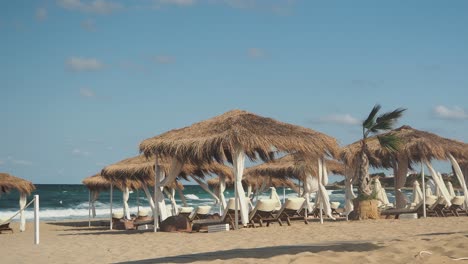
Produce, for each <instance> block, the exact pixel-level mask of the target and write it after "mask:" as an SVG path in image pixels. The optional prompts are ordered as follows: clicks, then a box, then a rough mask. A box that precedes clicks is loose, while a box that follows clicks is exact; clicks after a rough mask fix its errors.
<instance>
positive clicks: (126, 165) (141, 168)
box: [101, 155, 231, 220]
mask: <svg viewBox="0 0 468 264" xmlns="http://www.w3.org/2000/svg"><path fill="white" fill-rule="evenodd" d="M154 167H155V157H148V158H147V157H145V156H143V155H138V156H135V157H131V158H128V159H124V160H122V161H119V162H117V163H115V164H112V165H109V166H107V167H105V168H104V169H103V170H102V171H101V174H102V175H103V176H104V178H106V179H108V180H110V181H111V182H118V183H121V184H124V185H125V184H126V183H127V182H128V181H133V182H137V183H139V184H138V185H139V186H138V189H139V188H142V189H143V190H144V192H145V194H146V196H147V199H148V201H149V202H150V206H151V209H152V210H153V213H154V210H155V207H158V208H160V216H161V220H164V219H165V218H166V217H167V216H168V215H167V210H166V205H165V203H164V200H161V201H159V202H158V206H155V203H154V201H153V198H152V197H151V194H150V192H149V189H148V187H149V186H154V180H155V169H154ZM160 168H161V170H162V171H163V172H164V173H169V170H170V168H171V160H170V159H169V158H167V157H164V158H161V159H160ZM230 173H231V172H230V169H229V168H228V167H226V166H224V165H222V164H218V163H211V164H206V163H200V164H199V165H194V164H191V163H186V164H184V166H183V167H182V169H181V171H180V172H179V174H178V175H177V177H178V178H180V179H184V180H187V181H189V180H193V181H195V182H196V183H197V184H199V185H200V186H201V187H202V188H203V189H204V190H205V191H207V192H208V193H209V194H210V195H211V196H212V197H213V198H214V199H215V200H216V202H217V203H219V202H220V200H219V198H218V197H217V196H216V195H215V194H214V193H212V192H211V190H210V189H209V187H208V185H207V184H206V183H205V182H203V181H202V180H201V179H203V178H204V177H205V176H206V175H210V174H216V175H222V176H223V177H231V176H230ZM166 187H168V189H169V190H167V189H164V192H165V193H166V195H167V196H168V198H169V199H170V200H171V203H172V214H174V215H175V214H177V210H178V208H177V206H176V204H175V197H174V194H175V190H177V191H178V193H179V196H180V198H181V200H182V202H183V203H184V206H186V202H185V197H184V195H183V193H182V190H183V186H182V185H181V184H180V183H179V182H178V181H175V180H173V181H172V182H171V183H169V184H168V185H167V186H166Z"/></svg>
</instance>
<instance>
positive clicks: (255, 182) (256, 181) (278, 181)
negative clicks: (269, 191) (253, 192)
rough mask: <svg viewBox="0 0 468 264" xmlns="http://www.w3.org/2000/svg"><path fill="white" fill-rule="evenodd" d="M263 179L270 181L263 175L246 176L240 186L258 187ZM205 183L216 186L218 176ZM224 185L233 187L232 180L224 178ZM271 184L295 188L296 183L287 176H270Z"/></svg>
mask: <svg viewBox="0 0 468 264" xmlns="http://www.w3.org/2000/svg"><path fill="white" fill-rule="evenodd" d="M263 181H267V183H270V178H269V177H263V176H262V177H257V178H252V177H248V178H245V179H243V180H242V186H243V187H244V188H247V186H248V185H252V186H254V187H255V186H257V187H260V186H261V185H262V183H263ZM207 184H208V185H209V186H210V187H212V188H214V187H217V186H219V178H212V179H209V180H208V181H207ZM226 186H227V187H233V186H234V181H233V180H232V179H226ZM267 186H269V184H267ZM271 186H272V187H289V188H295V187H296V184H295V183H294V182H293V181H292V180H291V179H287V178H271ZM254 189H255V188H254Z"/></svg>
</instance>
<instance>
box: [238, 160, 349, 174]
mask: <svg viewBox="0 0 468 264" xmlns="http://www.w3.org/2000/svg"><path fill="white" fill-rule="evenodd" d="M325 162H326V165H327V169H328V171H329V172H331V173H333V174H340V175H344V165H343V164H342V163H341V162H338V161H336V160H328V159H327V160H325ZM307 173H308V174H310V175H312V176H316V177H318V167H317V159H309V158H307V159H305V158H304V157H302V156H300V155H292V154H289V155H286V156H284V157H282V158H279V159H276V160H273V161H270V162H266V163H263V164H260V165H257V166H254V167H250V168H247V169H246V172H245V173H244V175H245V177H261V176H268V177H274V178H285V177H286V178H288V177H289V178H296V179H303V178H304V177H305V175H306V174H307Z"/></svg>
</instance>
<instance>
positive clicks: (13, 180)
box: [0, 172, 36, 232]
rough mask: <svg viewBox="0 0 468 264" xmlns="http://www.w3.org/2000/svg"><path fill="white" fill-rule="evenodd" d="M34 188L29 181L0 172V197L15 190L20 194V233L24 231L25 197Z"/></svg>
mask: <svg viewBox="0 0 468 264" xmlns="http://www.w3.org/2000/svg"><path fill="white" fill-rule="evenodd" d="M35 189H36V187H35V186H34V184H32V183H31V182H30V181H27V180H24V179H21V178H18V177H15V176H12V175H10V174H8V173H3V172H0V195H1V194H2V193H8V192H10V191H11V190H17V191H18V192H19V193H20V200H19V205H20V231H21V232H23V231H24V230H26V218H25V216H24V212H23V211H24V209H25V208H24V207H25V206H26V200H27V196H29V195H30V194H31V192H32V191H34V190H35Z"/></svg>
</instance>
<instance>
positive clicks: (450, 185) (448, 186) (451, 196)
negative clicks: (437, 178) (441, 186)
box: [445, 181, 456, 198]
mask: <svg viewBox="0 0 468 264" xmlns="http://www.w3.org/2000/svg"><path fill="white" fill-rule="evenodd" d="M445 187H447V190H448V193H449V195H450V198H453V197H455V196H456V194H455V190H454V189H453V185H452V183H451V182H449V181H448V182H447V184H446V185H445Z"/></svg>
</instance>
